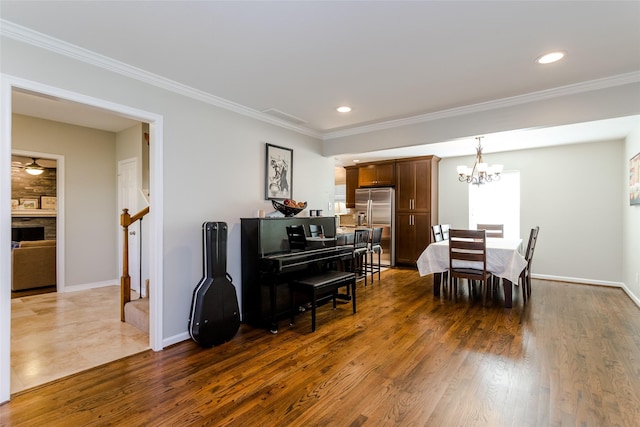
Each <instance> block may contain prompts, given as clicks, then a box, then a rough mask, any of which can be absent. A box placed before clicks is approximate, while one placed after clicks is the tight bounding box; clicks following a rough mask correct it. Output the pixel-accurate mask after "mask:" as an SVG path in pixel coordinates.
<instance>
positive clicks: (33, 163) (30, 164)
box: [11, 156, 57, 176]
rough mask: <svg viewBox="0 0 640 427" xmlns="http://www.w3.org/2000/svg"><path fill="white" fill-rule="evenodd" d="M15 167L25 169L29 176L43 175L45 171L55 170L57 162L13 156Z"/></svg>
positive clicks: (12, 161)
mask: <svg viewBox="0 0 640 427" xmlns="http://www.w3.org/2000/svg"><path fill="white" fill-rule="evenodd" d="M11 163H12V165H13V166H16V167H19V168H23V169H24V170H25V172H27V173H28V174H29V175H34V176H35V175H41V174H42V173H43V172H44V170H45V169H50V168H55V167H56V165H57V162H56V161H55V160H51V159H36V158H35V157H22V156H11Z"/></svg>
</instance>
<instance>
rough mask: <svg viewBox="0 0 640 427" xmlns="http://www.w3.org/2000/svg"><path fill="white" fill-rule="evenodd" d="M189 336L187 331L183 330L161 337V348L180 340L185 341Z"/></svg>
mask: <svg viewBox="0 0 640 427" xmlns="http://www.w3.org/2000/svg"><path fill="white" fill-rule="evenodd" d="M190 338H191V337H190V336H189V332H187V331H184V332H181V333H179V334H177V335H174V336H172V337H167V338H165V339H163V340H162V346H163V348H166V347H168V346H170V345H173V344H177V343H179V342H182V341H186V340H188V339H190Z"/></svg>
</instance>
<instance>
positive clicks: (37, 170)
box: [24, 158, 44, 175]
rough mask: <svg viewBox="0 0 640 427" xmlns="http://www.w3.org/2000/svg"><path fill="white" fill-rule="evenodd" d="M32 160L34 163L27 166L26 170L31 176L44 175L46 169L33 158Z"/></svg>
mask: <svg viewBox="0 0 640 427" xmlns="http://www.w3.org/2000/svg"><path fill="white" fill-rule="evenodd" d="M32 160H33V162H31V163H29V164H28V165H27V166H25V167H24V170H25V171H26V172H27V173H28V174H29V175H42V172H44V168H43V167H42V166H40V165H39V164H38V162H36V159H34V158H32Z"/></svg>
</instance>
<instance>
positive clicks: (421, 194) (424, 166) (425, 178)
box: [413, 160, 431, 211]
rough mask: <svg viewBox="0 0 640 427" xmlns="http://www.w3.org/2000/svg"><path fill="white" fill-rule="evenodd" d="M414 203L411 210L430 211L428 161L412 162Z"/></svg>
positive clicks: (429, 165)
mask: <svg viewBox="0 0 640 427" xmlns="http://www.w3.org/2000/svg"><path fill="white" fill-rule="evenodd" d="M414 165H415V169H414V173H415V183H416V186H415V202H414V206H413V208H414V209H415V210H419V211H428V210H430V209H431V163H430V162H429V161H428V160H420V161H416V162H414Z"/></svg>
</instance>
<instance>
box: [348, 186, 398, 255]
mask: <svg viewBox="0 0 640 427" xmlns="http://www.w3.org/2000/svg"><path fill="white" fill-rule="evenodd" d="M394 203H395V194H394V190H393V188H391V187H380V188H358V189H356V216H359V217H360V218H361V220H359V221H358V225H361V226H363V227H367V228H377V227H382V255H381V258H380V263H381V264H382V265H386V266H393V265H395V258H396V257H395V240H396V239H395V230H394V228H395V224H394V222H395V218H394V216H395V206H394ZM373 259H374V262H377V259H376V256H375V255H374V257H373Z"/></svg>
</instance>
